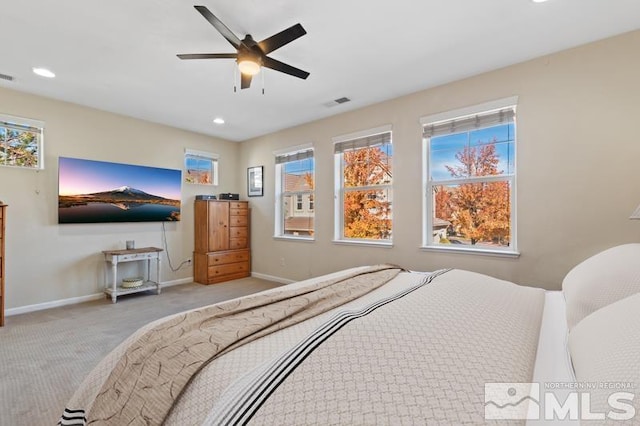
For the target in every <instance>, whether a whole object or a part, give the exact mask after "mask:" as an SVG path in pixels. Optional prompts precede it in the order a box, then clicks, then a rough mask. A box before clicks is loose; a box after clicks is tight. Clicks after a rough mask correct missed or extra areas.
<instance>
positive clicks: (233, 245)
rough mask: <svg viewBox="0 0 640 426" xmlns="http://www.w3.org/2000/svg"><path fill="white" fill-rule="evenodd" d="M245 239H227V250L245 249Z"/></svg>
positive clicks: (246, 245)
mask: <svg viewBox="0 0 640 426" xmlns="http://www.w3.org/2000/svg"><path fill="white" fill-rule="evenodd" d="M247 247H248V244H247V239H246V238H230V239H229V248H230V249H231V250H236V249H243V248H247Z"/></svg>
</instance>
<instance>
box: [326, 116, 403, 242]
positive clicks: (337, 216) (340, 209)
mask: <svg viewBox="0 0 640 426" xmlns="http://www.w3.org/2000/svg"><path fill="white" fill-rule="evenodd" d="M384 133H389V142H388V143H389V144H390V145H391V146H392V147H393V129H392V126H391V125H385V126H380V127H377V128H373V129H368V130H363V131H359V132H355V133H350V134H346V135H342V136H337V137H334V138H332V141H333V145H334V239H333V241H332V242H333V243H335V244H348V245H349V244H350V245H363V246H371V247H385V248H390V247H393V207H392V210H391V212H392V213H391V237H390V238H389V239H368V238H349V237H345V235H344V225H345V223H344V198H345V194H346V193H347V192H350V191H370V190H373V191H378V190H390V191H391V194H393V175H392V177H391V182H389V183H388V184H376V185H366V186H357V187H348V188H345V186H344V162H343V155H344V151H343V152H335V151H336V145H337V144H341V143H344V142H351V141H354V142H355V141H356V140H358V139H364V138H368V137H374V136H377V135H381V134H384ZM372 146H375V145H372ZM363 148H365V147H361V148H358V149H363ZM394 157H395V155H392V156H391V170H392V173H393V169H394V168H393V161H394ZM392 199H393V198H392ZM391 203H392V206H393V201H392V202H391Z"/></svg>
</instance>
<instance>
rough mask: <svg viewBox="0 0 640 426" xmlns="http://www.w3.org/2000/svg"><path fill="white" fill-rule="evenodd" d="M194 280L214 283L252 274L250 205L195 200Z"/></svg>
mask: <svg viewBox="0 0 640 426" xmlns="http://www.w3.org/2000/svg"><path fill="white" fill-rule="evenodd" d="M194 223H195V251H194V253H193V263H194V265H193V271H194V272H193V274H194V280H195V281H196V282H197V283H200V284H215V283H220V282H223V281H229V280H235V279H237V278H244V277H248V276H249V275H251V250H250V241H249V203H248V202H246V201H225V200H196V201H195V207H194Z"/></svg>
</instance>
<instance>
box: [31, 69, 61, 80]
mask: <svg viewBox="0 0 640 426" xmlns="http://www.w3.org/2000/svg"><path fill="white" fill-rule="evenodd" d="M33 72H34V73H35V74H37V75H39V76H40V77H46V78H53V77H55V76H56V75H55V74H54V73H53V72H52V71H51V70H48V69H46V68H37V67H34V68H33Z"/></svg>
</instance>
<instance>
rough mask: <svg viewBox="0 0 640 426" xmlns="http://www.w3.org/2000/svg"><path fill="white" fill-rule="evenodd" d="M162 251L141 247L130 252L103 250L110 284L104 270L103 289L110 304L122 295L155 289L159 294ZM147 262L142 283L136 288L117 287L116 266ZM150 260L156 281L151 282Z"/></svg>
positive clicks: (155, 248)
mask: <svg viewBox="0 0 640 426" xmlns="http://www.w3.org/2000/svg"><path fill="white" fill-rule="evenodd" d="M163 251H164V250H163V249H160V248H157V247H143V248H137V249H131V250H104V251H103V252H102V253H104V260H105V262H106V263H107V266H108V265H109V264H111V283H109V280H108V279H107V270H108V269H109V268H108V267H107V268H105V289H104V292H105V293H106V294H107V295H110V296H111V302H113V303H116V301H117V299H118V296H122V295H124V294H132V293H138V292H141V291H147V290H152V289H156V293H157V294H160V253H161V252H163ZM142 260H146V261H147V276H146V277H143V279H144V282H143V283H142V285H139V286H137V287H130V288H125V287H122V286H118V264H119V263H122V262H139V261H142ZM151 260H155V261H156V280H155V281H152V280H151Z"/></svg>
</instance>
